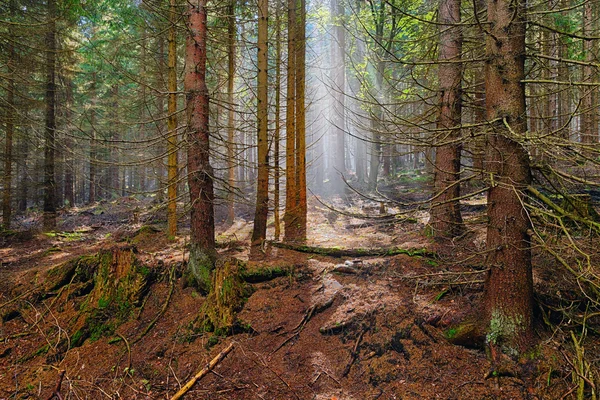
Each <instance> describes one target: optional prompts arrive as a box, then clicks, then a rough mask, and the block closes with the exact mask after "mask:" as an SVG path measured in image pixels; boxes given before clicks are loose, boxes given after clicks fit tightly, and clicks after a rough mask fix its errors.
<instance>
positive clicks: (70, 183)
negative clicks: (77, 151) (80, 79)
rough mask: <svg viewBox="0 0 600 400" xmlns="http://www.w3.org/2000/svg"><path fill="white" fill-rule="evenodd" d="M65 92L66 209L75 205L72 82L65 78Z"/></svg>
mask: <svg viewBox="0 0 600 400" xmlns="http://www.w3.org/2000/svg"><path fill="white" fill-rule="evenodd" d="M65 90H66V107H65V115H66V120H67V121H66V123H65V126H66V131H67V134H66V137H65V146H64V147H65V149H64V153H63V154H64V158H65V182H64V183H65V190H64V192H65V200H66V203H67V207H73V206H74V205H75V191H74V189H75V187H74V185H75V160H74V157H73V155H74V154H73V148H74V141H73V137H72V134H73V132H72V131H71V128H72V124H71V119H72V118H73V116H72V115H73V113H72V110H71V108H72V107H73V81H72V80H71V78H70V77H69V78H65Z"/></svg>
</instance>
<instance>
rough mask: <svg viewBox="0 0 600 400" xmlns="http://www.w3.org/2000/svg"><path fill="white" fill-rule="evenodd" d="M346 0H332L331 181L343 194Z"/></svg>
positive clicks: (334, 187) (344, 166) (344, 164)
mask: <svg viewBox="0 0 600 400" xmlns="http://www.w3.org/2000/svg"><path fill="white" fill-rule="evenodd" d="M343 2H344V0H331V12H332V14H333V18H334V21H333V23H334V28H333V29H334V35H335V40H334V42H333V51H332V53H333V54H332V56H333V57H332V59H333V62H334V63H335V64H334V65H333V68H332V71H333V74H334V79H333V84H334V87H333V137H334V141H335V144H334V149H335V151H334V154H333V168H334V170H333V171H331V174H330V175H331V180H332V182H333V185H332V186H333V187H332V189H333V193H336V194H342V193H343V192H344V189H345V187H346V185H345V183H344V179H343V174H344V173H345V171H346V158H345V151H346V150H345V143H344V142H345V140H344V137H345V132H344V130H345V126H346V118H345V112H346V104H345V96H346V93H345V92H346V61H345V60H346V27H345V26H344V14H345V10H344V3H343Z"/></svg>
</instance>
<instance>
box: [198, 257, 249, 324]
mask: <svg viewBox="0 0 600 400" xmlns="http://www.w3.org/2000/svg"><path fill="white" fill-rule="evenodd" d="M244 272H245V267H244V264H243V263H242V262H241V261H239V260H237V259H235V258H232V257H227V258H222V259H218V260H217V262H216V267H215V271H214V273H213V275H212V281H211V290H210V292H209V294H208V296H207V298H206V301H205V302H204V304H203V305H202V308H201V310H200V315H199V318H198V320H197V321H198V324H197V326H196V328H197V329H200V330H203V331H205V332H214V333H215V335H226V334H228V333H231V332H232V331H233V330H235V328H236V327H238V326H240V324H239V322H238V320H237V316H236V315H237V313H238V311H240V309H241V308H242V306H243V305H244V302H245V301H246V297H247V296H248V294H249V289H248V287H247V285H246V283H245V282H244Z"/></svg>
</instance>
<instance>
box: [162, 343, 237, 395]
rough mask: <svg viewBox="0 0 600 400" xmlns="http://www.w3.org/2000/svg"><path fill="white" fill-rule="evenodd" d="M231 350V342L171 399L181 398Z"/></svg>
mask: <svg viewBox="0 0 600 400" xmlns="http://www.w3.org/2000/svg"><path fill="white" fill-rule="evenodd" d="M231 350H233V343H230V344H229V346H227V348H225V350H223V351H221V352H220V353H219V354H217V356H216V357H215V358H213V359H212V360H210V362H209V363H208V364H207V365H206V366H205V367H204V368H202V369H201V370H200V371H198V373H197V374H196V375H194V377H193V378H192V379H190V380H189V381H188V382H187V383H186V384H185V385H184V386H183V387H182V388H181V389H179V391H178V392H177V393H175V395H174V396H173V397H171V400H179V399H181V398H182V397H183V396H184V395H185V394H186V393H187V392H188V391H189V390H190V389H191V388H192V386H194V384H196V382H198V381H199V380H200V379H202V378H203V377H204V375H206V374H208V373H209V372H210V371H211V370H212V369H213V368H214V367H215V366H216V365H217V364H218V363H220V362H221V361H223V360H224V359H225V357H227V354H229V353H230V352H231Z"/></svg>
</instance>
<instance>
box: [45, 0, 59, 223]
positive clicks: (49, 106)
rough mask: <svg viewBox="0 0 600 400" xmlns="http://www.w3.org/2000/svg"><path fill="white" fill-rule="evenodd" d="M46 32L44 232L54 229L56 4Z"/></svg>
mask: <svg viewBox="0 0 600 400" xmlns="http://www.w3.org/2000/svg"><path fill="white" fill-rule="evenodd" d="M47 13H48V14H47V18H48V24H47V28H46V29H47V31H46V40H45V42H46V119H45V130H44V223H43V225H44V230H45V231H51V230H54V229H55V228H56V187H55V186H56V185H55V177H54V167H55V165H54V150H55V135H56V83H55V79H56V2H55V0H48V3H47Z"/></svg>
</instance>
